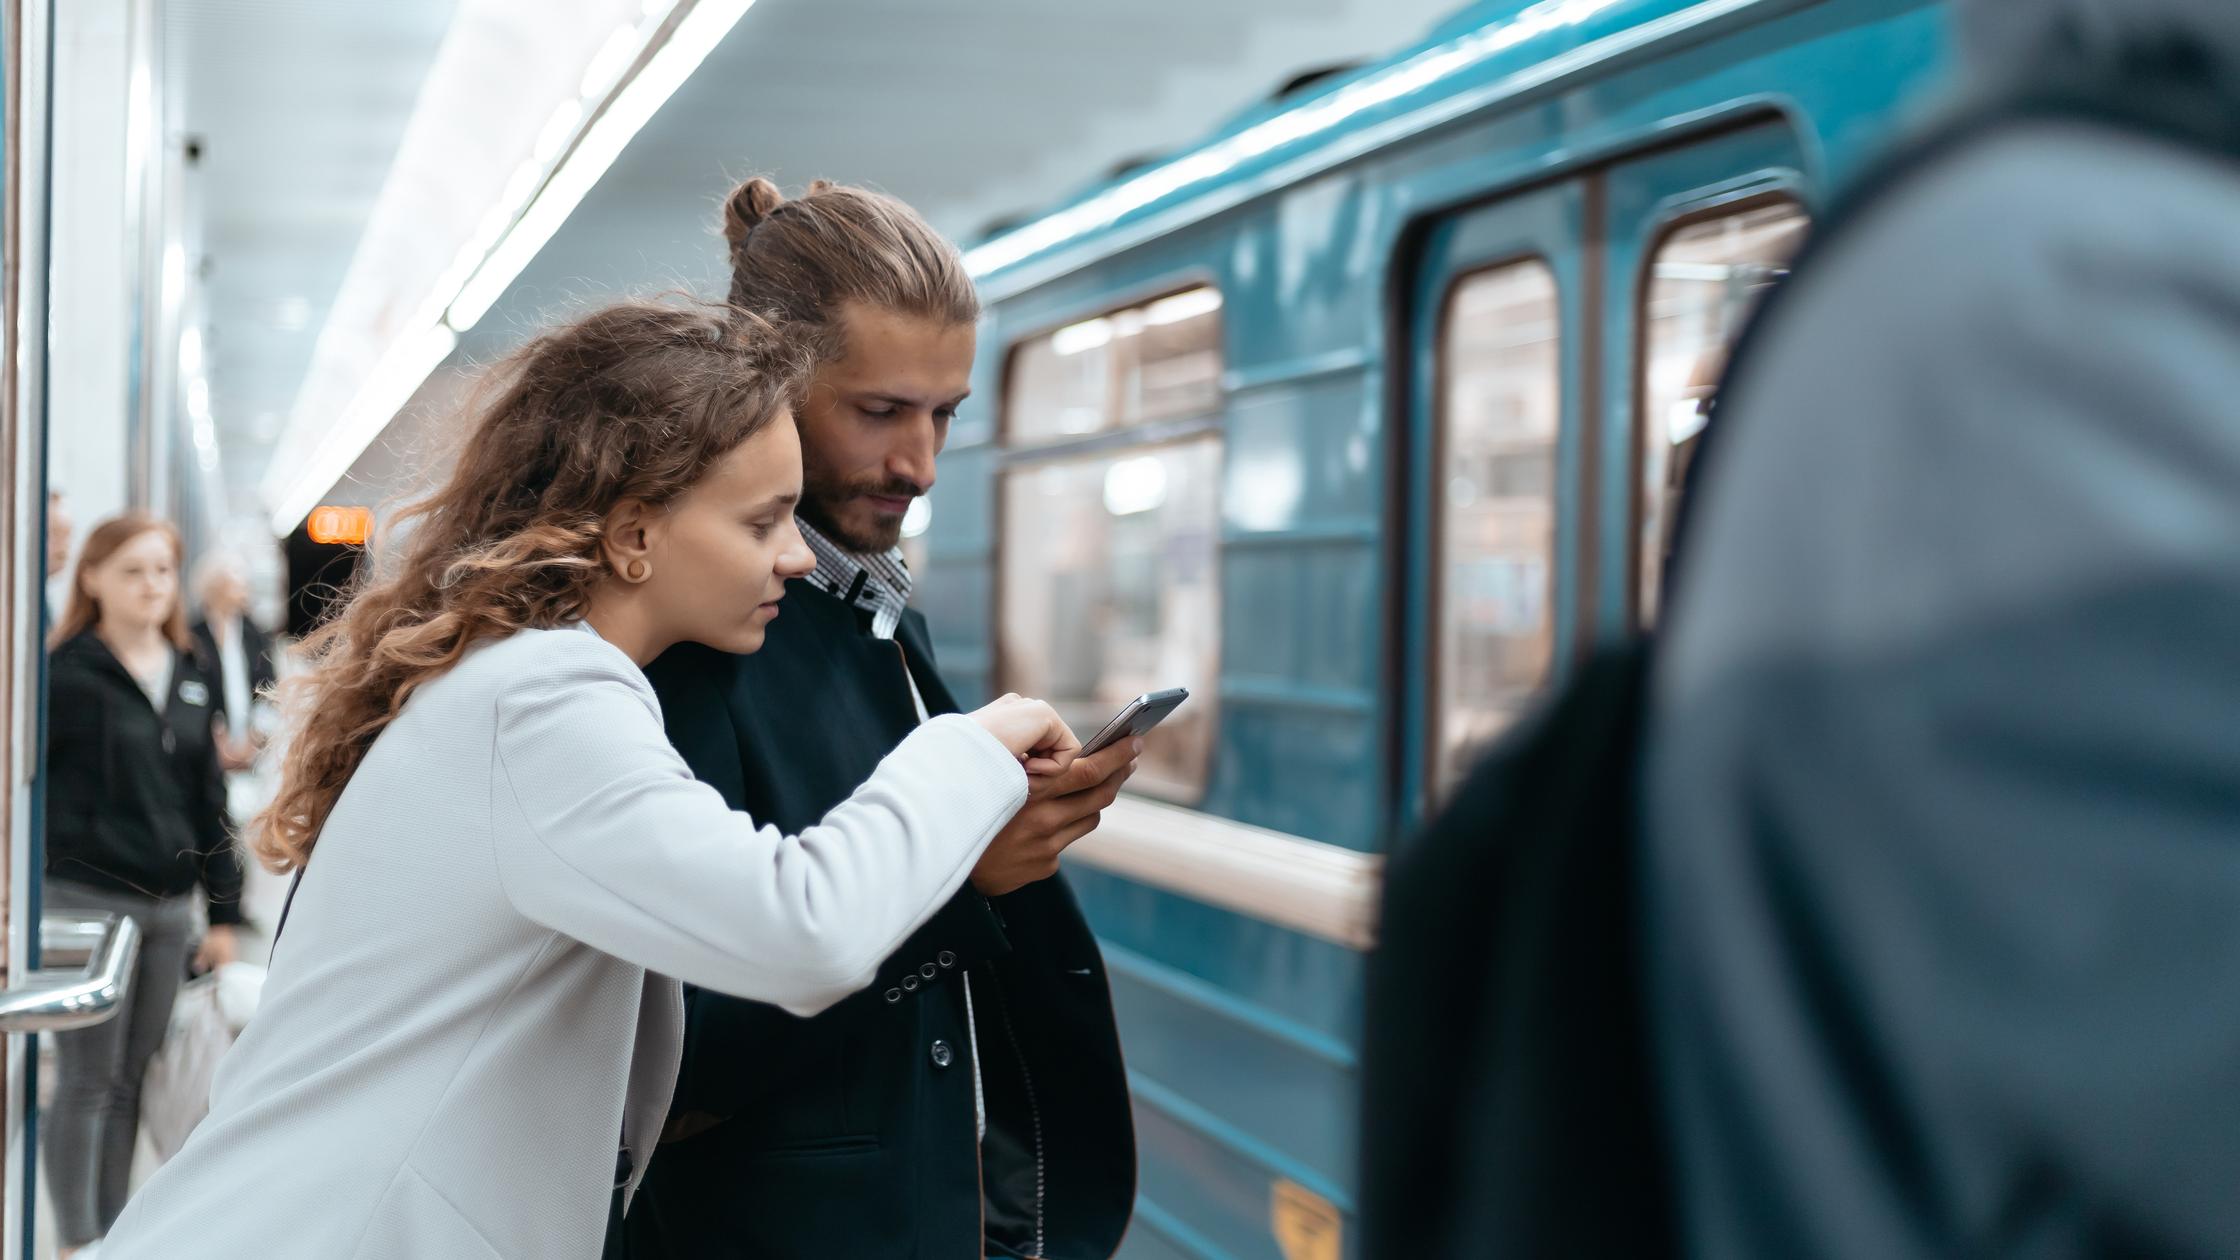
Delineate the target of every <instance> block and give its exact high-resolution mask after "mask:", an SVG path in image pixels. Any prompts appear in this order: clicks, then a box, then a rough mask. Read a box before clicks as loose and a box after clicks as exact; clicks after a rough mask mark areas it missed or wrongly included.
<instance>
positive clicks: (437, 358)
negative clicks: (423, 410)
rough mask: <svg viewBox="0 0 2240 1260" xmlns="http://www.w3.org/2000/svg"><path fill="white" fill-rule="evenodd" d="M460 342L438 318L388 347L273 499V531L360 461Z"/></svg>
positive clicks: (287, 527) (303, 512) (299, 515)
mask: <svg viewBox="0 0 2240 1260" xmlns="http://www.w3.org/2000/svg"><path fill="white" fill-rule="evenodd" d="M458 344H459V335H458V334H457V333H455V332H452V331H451V329H450V328H449V327H448V326H446V325H444V324H440V323H439V324H436V325H434V326H432V327H428V328H423V329H421V330H420V331H419V332H417V333H413V334H410V335H407V336H405V337H403V338H401V339H400V340H398V341H397V343H396V344H395V345H393V346H391V347H390V348H389V353H387V354H385V355H383V356H382V357H381V362H380V363H378V364H376V365H375V366H374V369H373V371H372V372H371V373H369V374H368V375H367V377H366V381H365V384H364V385H362V386H360V387H359V388H358V393H357V396H356V397H354V398H352V399H351V400H350V405H349V406H348V407H347V408H345V409H344V410H343V413H342V414H341V415H340V416H338V417H336V419H335V423H334V427H333V428H331V429H329V430H327V434H326V438H325V440H323V441H321V442H320V443H319V447H318V449H317V450H315V451H313V452H312V455H311V458H310V459H308V460H306V461H304V467H303V470H302V471H301V472H300V473H298V474H297V475H296V480H295V484H294V486H293V487H292V488H291V489H290V490H289V491H288V494H287V496H286V498H284V499H283V500H282V501H281V502H279V503H276V504H274V505H273V509H272V532H273V533H275V534H278V535H280V536H281V537H283V538H284V537H286V536H287V535H289V534H291V533H294V532H295V528H296V526H297V524H299V523H300V522H301V521H302V520H303V518H304V517H306V516H308V515H310V514H311V509H313V508H315V507H317V506H319V500H320V498H321V497H322V496H324V495H325V494H326V492H327V491H328V489H329V488H331V487H332V486H333V485H334V483H336V482H337V481H340V480H342V478H343V476H344V475H345V474H347V473H348V472H349V471H350V465H352V464H354V463H357V462H358V457H359V456H360V455H363V454H364V453H365V449H366V447H368V446H370V445H372V443H373V439H374V438H375V437H376V436H378V435H379V434H380V432H381V430H382V429H384V428H386V427H387V426H388V424H389V421H390V420H391V419H393V418H394V417H395V416H396V414H397V412H398V411H400V410H402V409H403V407H404V405H405V404H406V403H408V402H411V401H412V396H413V394H415V393H417V392H418V391H419V389H420V386H421V383H422V382H424V381H426V380H427V379H428V374H429V373H431V372H433V371H435V370H436V368H437V367H439V366H441V365H442V363H443V361H444V360H445V359H448V358H450V357H451V351H452V350H453V349H455V348H456V347H457V346H458Z"/></svg>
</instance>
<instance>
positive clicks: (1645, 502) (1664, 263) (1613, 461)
mask: <svg viewBox="0 0 2240 1260" xmlns="http://www.w3.org/2000/svg"><path fill="white" fill-rule="evenodd" d="M1806 170H1807V167H1806V164H1805V158H1804V152H1803V148H1802V146H1801V145H1800V144H1799V142H1798V139H1797V133H1796V131H1795V129H1794V128H1793V127H1791V126H1790V124H1789V123H1788V121H1787V120H1785V119H1768V120H1765V121H1763V122H1758V123H1754V124H1751V125H1748V126H1745V127H1741V128H1737V129H1734V130H1730V131H1725V132H1722V133H1720V134H1718V135H1715V136H1711V137H1708V138H1705V139H1703V140H1699V141H1695V142H1691V143H1688V144H1683V145H1680V146H1677V147H1673V148H1668V149H1663V150H1660V151H1658V152H1656V153H1652V154H1648V155H1645V156H1642V157H1639V158H1635V159H1631V160H1628V161H1624V162H1620V163H1617V164H1615V165H1613V166H1611V167H1609V168H1608V169H1607V170H1606V171H1605V172H1604V175H1603V188H1604V190H1605V196H1604V198H1603V216H1604V218H1603V223H1602V225H1601V226H1602V230H1601V232H1600V233H1599V235H1600V237H1601V239H1602V240H1603V242H1604V249H1605V251H1606V264H1605V265H1604V266H1603V267H1602V268H1601V275H1602V284H1603V285H1604V290H1603V293H1602V295H1601V297H1600V301H1599V309H1600V311H1601V318H1602V321H1603V324H1602V335H1601V336H1600V337H1599V338H1598V343H1599V345H1600V346H1601V347H1602V348H1603V351H1604V353H1603V355H1602V358H1601V365H1600V371H1601V372H1602V385H1601V390H1600V393H1601V397H1603V398H1604V399H1606V400H1607V402H1608V406H1607V408H1606V410H1605V413H1604V415H1603V417H1602V419H1601V422H1600V430H1601V442H1600V444H1599V446H1600V451H1601V459H1600V461H1599V469H1598V473H1599V475H1600V477H1601V487H1600V493H1599V495H1598V496H1597V497H1598V502H1599V503H1600V504H1601V511H1600V515H1601V518H1602V523H1603V524H1604V526H1605V528H1603V529H1602V530H1600V531H1599V533H1598V535H1597V537H1598V543H1599V551H1600V554H1599V556H1598V557H1597V561H1596V563H1595V565H1594V568H1595V571H1596V572H1597V573H1598V574H1599V577H1598V579H1597V590H1596V591H1595V592H1594V594H1593V597H1592V604H1593V606H1594V608H1595V610H1596V623H1597V626H1596V628H1597V630H1598V632H1599V633H1601V634H1603V635H1615V634H1619V633H1623V632H1625V631H1628V630H1630V629H1634V628H1646V627H1649V626H1652V625H1654V624H1655V622H1656V617H1657V612H1658V608H1659V606H1660V604H1661V602H1662V598H1663V579H1664V568H1665V561H1666V558H1667V548H1668V547H1669V545H1670V541H1671V536H1672V526H1673V523H1674V521H1675V519H1676V516H1677V512H1678V509H1679V501H1680V493H1681V489H1682V487H1683V485H1684V484H1685V478H1686V475H1687V470H1688V466H1689V463H1690V461H1691V460H1692V458H1693V456H1694V453H1695V451H1696V449H1697V447H1698V445H1699V443H1700V440H1701V437H1702V434H1703V432H1704V431H1705V428H1706V427H1707V425H1708V424H1709V423H1710V422H1711V416H1712V411H1713V404H1714V403H1715V401H1716V399H1715V398H1714V396H1713V393H1714V387H1715V386H1716V385H1717V384H1718V380H1719V376H1720V373H1721V372H1722V371H1723V370H1724V368H1725V366H1726V354H1727V351H1728V349H1729V348H1730V346H1731V345H1732V343H1733V340H1734V337H1735V335H1736V334H1737V333H1738V332H1740V330H1741V325H1742V322H1743V320H1744V319H1745V318H1747V316H1748V315H1749V313H1750V311H1751V310H1752V309H1753V308H1754V307H1755V306H1756V303H1757V300H1758V299H1759V298H1760V297H1761V296H1762V295H1763V294H1764V292H1765V290H1766V288H1767V287H1768V286H1769V285H1771V284H1772V283H1773V282H1774V281H1775V280H1777V279H1778V278H1780V277H1781V276H1782V275H1785V274H1786V273H1787V266H1788V262H1789V259H1790V257H1791V256H1792V255H1793V254H1794V253H1795V251H1796V248H1797V246H1798V245H1799V244H1800V243H1801V242H1802V240H1803V238H1804V233H1805V230H1806V228H1807V227H1808V225H1809V222H1810V220H1809V213H1808V210H1807V206H1808V204H1809V199H1808V194H1809V188H1808V185H1807V180H1806V176H1805V171H1806Z"/></svg>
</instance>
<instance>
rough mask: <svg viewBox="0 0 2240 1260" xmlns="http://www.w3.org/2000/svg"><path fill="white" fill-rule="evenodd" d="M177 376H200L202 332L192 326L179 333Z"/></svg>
mask: <svg viewBox="0 0 2240 1260" xmlns="http://www.w3.org/2000/svg"><path fill="white" fill-rule="evenodd" d="M179 374H180V375H181V376H189V377H192V376H200V375H202V330H201V329H200V328H197V327H195V326H194V325H193V324H189V325H187V326H186V327H185V328H184V329H182V330H180V333H179Z"/></svg>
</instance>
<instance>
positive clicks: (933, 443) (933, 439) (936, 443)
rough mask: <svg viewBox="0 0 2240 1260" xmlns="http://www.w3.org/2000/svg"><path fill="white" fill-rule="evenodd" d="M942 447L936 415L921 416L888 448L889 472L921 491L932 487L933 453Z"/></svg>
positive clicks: (890, 474) (891, 475)
mask: <svg viewBox="0 0 2240 1260" xmlns="http://www.w3.org/2000/svg"><path fill="white" fill-rule="evenodd" d="M940 450H941V438H940V435H939V434H938V433H936V432H935V430H934V425H933V417H932V416H930V415H929V416H922V417H920V418H919V419H918V420H917V421H915V422H914V423H912V424H911V425H910V428H909V431H908V432H907V433H906V434H904V435H903V436H902V438H901V439H900V440H899V441H897V442H896V443H895V445H894V448H893V449H892V450H890V451H888V452H887V475H888V476H890V477H896V478H900V479H902V480H904V481H908V482H910V483H911V484H912V485H915V486H917V487H918V489H919V490H920V491H921V492H922V491H926V490H931V489H932V488H933V477H934V467H933V464H934V456H935V455H937V454H938V453H939V452H940Z"/></svg>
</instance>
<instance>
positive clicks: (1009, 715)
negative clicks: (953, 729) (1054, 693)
mask: <svg viewBox="0 0 2240 1260" xmlns="http://www.w3.org/2000/svg"><path fill="white" fill-rule="evenodd" d="M972 720H973V721H975V722H978V723H979V724H980V726H981V729H983V730H985V731H987V732H988V733H989V734H990V735H993V736H995V737H996V742H998V743H1000V744H1002V745H1003V746H1004V747H1005V748H1008V749H1010V750H1011V755H1012V756H1014V757H1017V758H1018V759H1019V760H1020V761H1022V762H1025V763H1026V767H1027V773H1028V774H1056V773H1058V772H1059V771H1061V770H1063V769H1065V768H1066V767H1067V766H1068V765H1071V764H1072V763H1073V759H1074V756H1075V754H1077V753H1079V752H1080V751H1081V741H1080V740H1078V739H1075V738H1074V736H1073V731H1072V729H1071V728H1069V727H1068V726H1067V725H1066V724H1065V720H1064V719H1062V718H1060V717H1059V716H1058V711H1057V710H1056V709H1053V708H1051V707H1050V706H1049V705H1047V704H1044V703H1043V702H1042V701H1040V700H1029V699H1027V698H1026V697H1024V696H1018V695H1008V694H1007V695H1005V696H1004V697H1003V698H1002V699H1000V700H997V701H995V702H994V703H992V704H989V705H987V706H986V707H984V708H981V709H978V710H976V711H975V712H974V713H973V714H972Z"/></svg>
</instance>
